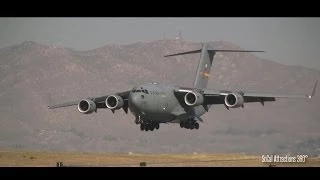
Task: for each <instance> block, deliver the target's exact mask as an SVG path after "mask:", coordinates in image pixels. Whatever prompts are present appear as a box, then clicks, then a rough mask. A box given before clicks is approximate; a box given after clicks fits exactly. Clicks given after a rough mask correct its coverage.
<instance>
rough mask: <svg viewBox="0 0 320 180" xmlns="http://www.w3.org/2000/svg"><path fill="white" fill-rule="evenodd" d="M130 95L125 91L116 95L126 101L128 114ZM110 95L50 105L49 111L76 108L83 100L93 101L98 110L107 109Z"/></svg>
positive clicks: (125, 108) (125, 107)
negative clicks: (69, 107)
mask: <svg viewBox="0 0 320 180" xmlns="http://www.w3.org/2000/svg"><path fill="white" fill-rule="evenodd" d="M129 93H130V91H123V92H117V93H115V94H114V95H118V96H120V97H122V98H123V100H124V101H125V103H124V104H125V106H124V107H123V108H124V110H125V111H126V112H127V100H128V97H129ZM108 96H109V95H105V96H99V97H87V98H83V99H79V100H76V101H69V102H64V103H60V104H55V105H50V106H48V109H55V108H62V107H68V106H75V105H78V103H79V102H80V101H81V100H91V101H92V102H94V103H95V105H96V107H97V108H107V106H106V103H105V102H106V98H107V97H108ZM113 112H114V111H113Z"/></svg>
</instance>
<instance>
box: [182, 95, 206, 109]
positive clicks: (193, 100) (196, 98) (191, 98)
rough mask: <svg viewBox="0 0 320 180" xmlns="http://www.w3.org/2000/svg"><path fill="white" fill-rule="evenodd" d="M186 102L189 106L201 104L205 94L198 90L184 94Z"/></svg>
mask: <svg viewBox="0 0 320 180" xmlns="http://www.w3.org/2000/svg"><path fill="white" fill-rule="evenodd" d="M184 102H185V103H186V104H187V105H188V106H199V105H201V104H202V103H203V95H202V94H200V93H198V92H188V93H187V94H186V95H185V96H184Z"/></svg>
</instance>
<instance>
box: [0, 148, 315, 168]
mask: <svg viewBox="0 0 320 180" xmlns="http://www.w3.org/2000/svg"><path fill="white" fill-rule="evenodd" d="M279 155H280V156H282V157H285V155H281V154H279ZM288 157H291V158H292V157H296V158H295V159H296V161H298V157H297V156H296V155H290V156H288ZM299 158H300V157H299ZM288 159H289V158H287V160H288ZM265 160H266V159H265ZM273 160H274V159H273ZM278 160H280V159H278ZM282 160H286V158H285V159H283V158H282ZM300 160H301V158H300ZM57 162H62V164H63V166H67V167H68V166H69V167H139V166H140V165H141V163H142V164H144V163H145V165H146V166H147V167H270V166H276V167H284V166H290V167H301V166H303V167H320V158H319V157H307V158H305V162H282V163H280V162H263V158H262V155H246V154H207V153H205V154H204V153H190V154H135V153H126V154H118V153H80V152H66V153H62V152H61V153H60V152H59V153H57V152H41V151H39V152H35V151H11V150H10V151H8V150H3V151H0V166H2V167H57Z"/></svg>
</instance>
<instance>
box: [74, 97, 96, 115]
mask: <svg viewBox="0 0 320 180" xmlns="http://www.w3.org/2000/svg"><path fill="white" fill-rule="evenodd" d="M78 110H79V112H81V113H82V114H91V113H93V112H94V111H96V110H97V106H96V103H94V102H93V101H91V100H90V99H83V100H81V101H80V102H79V103H78Z"/></svg>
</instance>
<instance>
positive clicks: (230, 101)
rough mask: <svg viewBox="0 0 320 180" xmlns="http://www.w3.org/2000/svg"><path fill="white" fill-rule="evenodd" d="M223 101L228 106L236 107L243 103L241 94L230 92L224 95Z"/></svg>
mask: <svg viewBox="0 0 320 180" xmlns="http://www.w3.org/2000/svg"><path fill="white" fill-rule="evenodd" d="M224 102H225V104H226V105H227V106H228V107H230V108H238V107H241V106H242V105H243V103H244V99H243V96H242V95H241V94H238V93H231V94H228V95H227V96H226V97H225V99H224Z"/></svg>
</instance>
